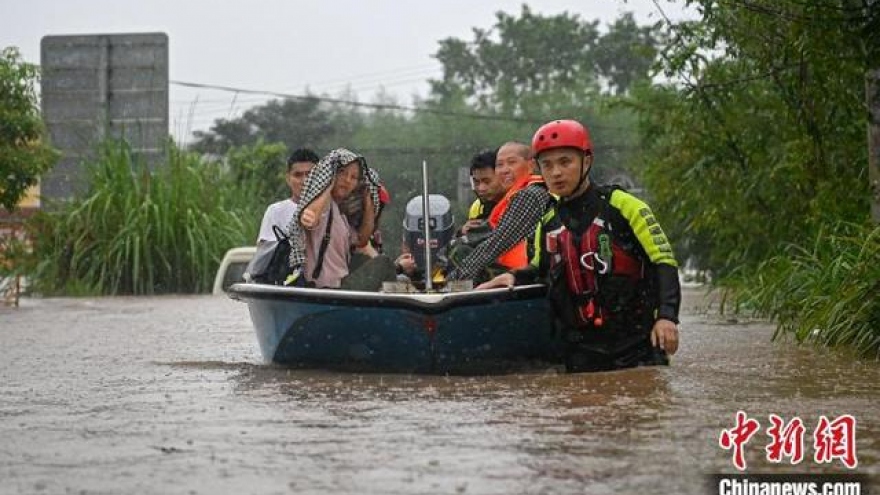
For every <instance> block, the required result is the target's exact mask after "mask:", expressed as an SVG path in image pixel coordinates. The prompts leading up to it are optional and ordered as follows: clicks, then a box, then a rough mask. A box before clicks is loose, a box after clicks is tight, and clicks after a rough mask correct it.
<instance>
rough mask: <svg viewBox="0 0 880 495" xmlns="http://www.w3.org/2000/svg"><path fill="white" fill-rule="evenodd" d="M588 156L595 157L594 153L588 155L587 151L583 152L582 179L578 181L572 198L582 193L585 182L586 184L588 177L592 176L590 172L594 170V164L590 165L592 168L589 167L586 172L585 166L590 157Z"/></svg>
mask: <svg viewBox="0 0 880 495" xmlns="http://www.w3.org/2000/svg"><path fill="white" fill-rule="evenodd" d="M588 156H593V155H592V153H587V152H586V151H584V152H583V155H582V156H581V172H580V175H581V178H580V179H579V180H578V183H577V185H576V186H574V191H572V194H571V195H572V197H574V196H577V195H578V194H580V192H581V186H583V185H584V182H586V180H587V177H589V176H590V170H592V168H593V164H592V163H590V167H589V168H588V169H586V170H584V166H585V164H586V163H587V157H588Z"/></svg>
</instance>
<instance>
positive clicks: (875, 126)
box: [865, 69, 880, 224]
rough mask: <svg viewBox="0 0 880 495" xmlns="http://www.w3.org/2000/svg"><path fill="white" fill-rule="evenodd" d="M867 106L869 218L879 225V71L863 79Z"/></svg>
mask: <svg viewBox="0 0 880 495" xmlns="http://www.w3.org/2000/svg"><path fill="white" fill-rule="evenodd" d="M865 82H866V84H865V86H866V97H867V104H868V180H869V181H870V184H871V217H873V218H874V223H878V224H880V69H874V70H869V71H868V74H867V77H866V78H865Z"/></svg>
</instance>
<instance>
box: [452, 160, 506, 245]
mask: <svg viewBox="0 0 880 495" xmlns="http://www.w3.org/2000/svg"><path fill="white" fill-rule="evenodd" d="M497 157H498V151H497V150H485V151H481V152H479V153H477V154H476V155H474V157H473V158H472V159H471V168H470V175H471V185H472V186H473V189H474V194H476V195H477V199H475V200H474V202H473V203H471V207H470V208H469V209H468V217H467V222H465V224H464V225H462V227H461V229H460V230H459V232H460V233H461V234H467V232H468V230H469V229H471V228H472V227H478V226H480V225H482V224H484V223H485V222H486V221H488V219H489V215H491V214H492V209H493V208H495V205H497V204H498V201H500V200H501V198H502V197H503V196H504V193H505V192H506V191H505V189H504V187H503V186H502V185H501V179H500V178H499V177H498V174H496V173H495V160H496V158H497Z"/></svg>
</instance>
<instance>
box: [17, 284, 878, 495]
mask: <svg viewBox="0 0 880 495" xmlns="http://www.w3.org/2000/svg"><path fill="white" fill-rule="evenodd" d="M697 295H698V294H697V293H695V292H691V293H689V297H688V298H686V304H685V308H684V309H685V311H684V312H685V314H684V317H683V321H682V330H681V338H682V346H681V348H680V350H679V353H678V354H677V355H676V356H675V359H674V361H673V365H672V366H670V367H668V368H651V369H636V370H628V371H620V372H613V373H596V374H578V375H561V374H557V373H554V372H553V371H552V370H548V371H547V372H545V373H533V374H520V375H506V376H481V377H442V376H440V377H438V376H412V375H359V374H342V373H331V372H324V371H299V370H287V369H284V368H279V367H274V366H270V365H265V364H263V363H262V362H261V358H260V354H259V350H258V347H257V344H256V339H255V337H254V334H253V330H252V327H251V324H250V320H249V318H248V313H247V308H246V306H245V305H244V304H242V303H239V302H235V301H232V300H229V299H227V298H225V297H211V296H187V297H150V298H96V299H23V300H22V306H21V307H20V308H17V309H12V308H0V348H2V355H0V493H2V494H6V493H157V494H158V493H162V494H166V493H173V494H178V493H179V494H195V493H255V494H257V493H258V494H264V493H352V494H355V493H357V494H361V493H364V494H412V493H416V494H437V493H454V494H458V493H461V494H520V493H522V494H543V493H548V494H550V493H553V494H556V493H560V494H568V493H571V494H581V493H591V494H592V493H595V494H603V493H642V494H668V493H703V492H705V489H704V488H705V483H706V475H707V474H710V473H717V472H726V473H732V472H735V469H734V468H733V466H732V463H731V452H730V451H726V450H722V449H721V448H720V447H719V446H718V437H719V434H720V432H721V430H722V429H729V428H732V427H733V426H734V416H735V414H736V412H737V411H738V410H743V411H745V412H747V414H748V415H749V417H752V418H755V419H757V420H758V421H760V423H761V431H760V433H758V434H757V435H756V436H755V437H754V438H753V439H752V440H751V441H750V442H749V443H748V444H747V445H746V460H747V462H748V466H749V467H748V472H770V473H794V472H809V473H851V472H856V473H867V474H871V475H872V478H873V480H874V482H875V483H876V480H877V476H878V474H880V467H878V459H880V414H878V406H877V404H878V398H880V364H878V363H876V362H859V361H855V360H853V359H851V358H849V357H847V356H845V355H842V354H840V353H832V352H828V351H822V350H816V349H813V348H810V347H796V346H794V345H793V344H791V343H785V342H782V343H771V342H770V336H771V335H772V332H773V329H772V326H770V325H768V324H766V323H762V322H748V321H733V320H727V319H725V318H719V317H717V316H707V315H705V314H703V313H702V312H701V311H699V310H697V308H699V307H700V306H701V305H702V304H703V302H702V300H701V299H700V298H699V297H697ZM771 413H772V414H776V415H779V416H781V417H782V418H784V419H785V420H791V419H792V418H794V417H800V418H801V419H802V420H803V421H804V424H805V426H806V437H805V455H806V459H805V460H804V461H803V462H801V463H800V464H798V465H797V466H792V465H791V463H790V462H788V461H787V460H786V461H784V462H783V463H781V464H778V465H777V464H771V463H769V462H768V461H767V460H766V459H765V453H764V447H765V446H766V445H767V443H768V440H769V438H770V437H768V436H767V434H766V433H765V430H766V428H767V427H768V426H769V421H768V419H767V417H768V415H769V414H771ZM844 414H851V415H853V416H855V417H856V419H857V421H858V423H857V430H856V431H857V444H856V446H857V454H858V462H859V465H858V467H857V468H856V469H855V470H849V469H847V468H845V467H844V466H843V465H842V463H841V462H840V461H839V460H834V461H833V462H831V463H829V464H817V463H815V462H814V461H813V459H812V456H813V452H814V450H813V447H812V433H813V431H814V428H815V426H816V424H817V421H818V418H819V416H820V415H825V416H827V417H828V418H829V419H833V418H835V417H839V416H841V415H844ZM874 489H875V490H876V488H874Z"/></svg>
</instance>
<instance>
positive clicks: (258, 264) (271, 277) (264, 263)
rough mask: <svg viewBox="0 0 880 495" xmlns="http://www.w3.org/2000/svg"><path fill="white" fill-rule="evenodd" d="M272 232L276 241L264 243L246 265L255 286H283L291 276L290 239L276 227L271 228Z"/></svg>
mask: <svg viewBox="0 0 880 495" xmlns="http://www.w3.org/2000/svg"><path fill="white" fill-rule="evenodd" d="M272 231H273V232H274V233H275V239H276V240H274V241H268V242H264V243H262V244H260V245H259V246H258V247H257V253H256V254H255V255H254V258H253V259H252V260H251V262H250V263H248V267H247V273H248V274H249V276H250V281H251V282H254V283H257V284H269V285H284V281H285V280H286V279H287V277H288V275H290V274H291V269H290V261H289V259H290V237H288V236H287V234H285V233H284V232H283V231H282V230H281V229H280V228H278V226H277V225H273V226H272Z"/></svg>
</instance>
